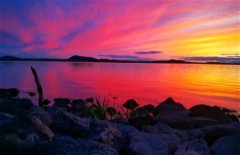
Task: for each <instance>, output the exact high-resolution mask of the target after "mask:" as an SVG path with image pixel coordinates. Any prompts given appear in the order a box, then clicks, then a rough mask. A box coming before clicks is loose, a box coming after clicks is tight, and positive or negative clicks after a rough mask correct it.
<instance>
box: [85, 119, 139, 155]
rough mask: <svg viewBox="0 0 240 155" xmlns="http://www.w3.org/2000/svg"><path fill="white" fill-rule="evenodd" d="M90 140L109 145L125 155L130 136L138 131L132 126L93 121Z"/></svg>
mask: <svg viewBox="0 0 240 155" xmlns="http://www.w3.org/2000/svg"><path fill="white" fill-rule="evenodd" d="M90 128H91V134H90V137H89V139H92V140H94V141H98V142H100V143H104V144H107V145H109V146H111V147H113V148H114V149H116V150H117V151H118V152H121V153H124V152H125V148H126V146H127V144H128V143H129V134H130V133H132V132H137V131H138V130H137V129H136V128H134V127H132V126H130V125H125V124H118V123H112V122H109V121H103V120H98V119H93V120H92V122H91V127H90Z"/></svg>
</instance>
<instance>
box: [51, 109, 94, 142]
mask: <svg viewBox="0 0 240 155" xmlns="http://www.w3.org/2000/svg"><path fill="white" fill-rule="evenodd" d="M90 123H91V119H90V118H80V117H78V116H76V115H74V114H72V113H69V112H63V113H61V114H57V115H55V116H53V128H54V130H55V131H58V132H62V133H65V134H69V135H71V136H73V137H87V136H88V134H89V131H90Z"/></svg>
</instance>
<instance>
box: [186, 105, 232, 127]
mask: <svg viewBox="0 0 240 155" xmlns="http://www.w3.org/2000/svg"><path fill="white" fill-rule="evenodd" d="M189 111H190V113H189V116H191V117H205V118H209V119H214V120H217V121H219V122H221V123H229V122H232V121H233V119H232V118H231V116H229V115H228V114H226V112H225V110H222V109H221V108H219V107H217V106H208V105H203V104H201V105H196V106H193V107H191V108H190V109H189Z"/></svg>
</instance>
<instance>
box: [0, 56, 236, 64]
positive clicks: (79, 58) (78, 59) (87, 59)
mask: <svg viewBox="0 0 240 155" xmlns="http://www.w3.org/2000/svg"><path fill="white" fill-rule="evenodd" d="M0 61H63V62H118V63H177V64H231V65H236V64H237V65H239V64H240V63H223V62H192V61H185V60H175V59H170V60H151V61H143V60H117V59H97V58H93V57H86V56H78V55H73V56H71V57H70V58H67V59H57V58H19V57H14V56H2V57H0Z"/></svg>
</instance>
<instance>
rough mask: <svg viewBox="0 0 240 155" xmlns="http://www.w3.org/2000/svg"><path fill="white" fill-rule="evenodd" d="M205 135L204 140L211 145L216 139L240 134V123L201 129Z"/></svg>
mask: <svg viewBox="0 0 240 155" xmlns="http://www.w3.org/2000/svg"><path fill="white" fill-rule="evenodd" d="M200 130H201V131H202V132H203V134H204V139H205V140H206V141H207V142H208V145H211V144H212V143H213V142H214V141H215V140H216V139H218V138H220V137H223V136H227V135H232V134H240V123H239V122H233V123H228V124H223V125H214V126H207V127H203V128H200Z"/></svg>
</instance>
